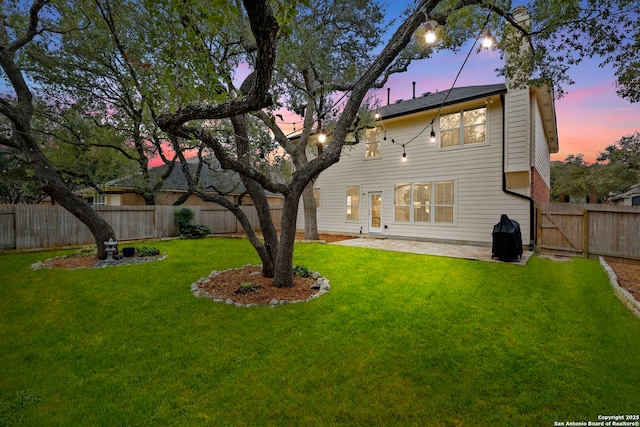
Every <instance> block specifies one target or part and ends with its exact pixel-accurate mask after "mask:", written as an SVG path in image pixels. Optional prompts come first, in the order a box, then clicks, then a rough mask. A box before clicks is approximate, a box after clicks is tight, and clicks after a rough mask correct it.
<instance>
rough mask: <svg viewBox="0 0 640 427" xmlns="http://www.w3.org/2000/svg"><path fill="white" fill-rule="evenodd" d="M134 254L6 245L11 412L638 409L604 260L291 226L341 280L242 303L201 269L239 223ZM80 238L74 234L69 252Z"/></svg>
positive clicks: (245, 419) (65, 420) (572, 416)
mask: <svg viewBox="0 0 640 427" xmlns="http://www.w3.org/2000/svg"><path fill="white" fill-rule="evenodd" d="M153 245H154V246H156V247H157V248H158V249H160V250H161V251H162V252H164V253H167V254H168V257H167V258H166V259H164V260H162V261H157V262H150V263H145V264H140V265H131V266H123V267H107V268H101V269H79V270H61V269H51V270H31V269H30V268H29V267H30V265H31V264H32V263H34V262H36V261H44V260H45V259H46V258H50V257H52V256H54V255H60V254H62V253H63V252H56V253H52V252H44V253H29V254H20V255H3V256H0V426H5V425H33V426H41V425H48V426H68V425H110V426H111V425H123V426H124V425H186V426H189V425H194V426H200V425H278V426H279V425H350V426H351V425H462V426H477V425H517V426H520V425H540V426H546V425H548V426H552V425H554V421H561V422H566V421H597V420H598V415H600V414H602V415H617V414H631V415H633V414H638V412H639V411H640V393H638V384H640V363H638V355H639V354H640V338H639V337H640V321H639V320H638V319H637V318H636V317H634V316H633V315H632V314H631V313H630V312H629V311H628V310H627V309H626V308H625V307H624V306H623V305H622V303H620V302H619V300H618V299H617V298H616V297H615V296H614V294H613V292H612V290H611V287H610V286H609V284H608V279H607V276H606V274H605V273H604V272H603V270H602V268H601V267H600V265H599V264H598V262H597V261H595V260H585V259H574V260H573V261H571V262H554V261H551V260H548V259H541V258H537V257H533V258H532V259H531V260H530V261H529V263H528V264H527V266H525V267H522V266H513V265H507V264H499V263H484V262H478V261H469V260H461V259H449V258H441V257H431V256H425V255H410V254H401V253H394V252H383V251H376V250H371V249H361V248H349V247H337V246H332V245H323V244H305V243H300V244H297V246H296V255H295V263H296V264H299V265H303V266H305V267H308V268H309V269H311V270H315V271H318V272H320V273H321V274H322V275H323V276H325V277H327V278H328V279H329V280H330V281H331V291H330V292H329V293H328V294H326V295H324V296H322V297H320V298H318V299H316V300H314V301H312V302H309V303H301V304H295V305H285V306H278V307H274V308H271V307H252V308H237V307H233V306H230V305H225V304H220V303H214V302H212V301H210V300H207V299H203V298H195V297H194V296H193V294H192V292H191V289H190V285H191V283H193V282H196V281H197V280H198V279H199V278H201V277H205V276H207V275H209V273H210V272H211V270H213V269H216V270H224V269H227V268H230V267H239V266H242V265H245V264H247V263H257V262H258V258H257V256H255V254H254V252H253V250H252V249H251V247H250V245H249V244H248V243H247V242H246V241H244V240H233V239H216V238H213V239H204V240H174V241H170V242H157V243H154V244H153ZM67 253H69V252H67Z"/></svg>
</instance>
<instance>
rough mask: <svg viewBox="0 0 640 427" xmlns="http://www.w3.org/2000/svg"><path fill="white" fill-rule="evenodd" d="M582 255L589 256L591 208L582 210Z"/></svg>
mask: <svg viewBox="0 0 640 427" xmlns="http://www.w3.org/2000/svg"><path fill="white" fill-rule="evenodd" d="M582 256H583V257H585V258H589V210H587V209H583V210H582Z"/></svg>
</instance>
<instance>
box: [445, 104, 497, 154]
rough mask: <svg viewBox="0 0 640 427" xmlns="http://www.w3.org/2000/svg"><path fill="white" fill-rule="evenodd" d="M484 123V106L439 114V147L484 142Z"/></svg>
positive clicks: (485, 121)
mask: <svg viewBox="0 0 640 427" xmlns="http://www.w3.org/2000/svg"><path fill="white" fill-rule="evenodd" d="M486 124H487V109H486V108H484V107H482V108H476V109H474V110H464V111H460V112H457V113H453V114H445V115H443V116H440V147H456V146H460V145H469V144H481V143H484V142H485V141H486V133H487V132H486Z"/></svg>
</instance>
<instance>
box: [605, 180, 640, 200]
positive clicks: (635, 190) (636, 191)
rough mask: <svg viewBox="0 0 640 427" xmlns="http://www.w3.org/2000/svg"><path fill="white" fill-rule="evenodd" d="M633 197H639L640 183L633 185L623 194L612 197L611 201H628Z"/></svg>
mask: <svg viewBox="0 0 640 427" xmlns="http://www.w3.org/2000/svg"><path fill="white" fill-rule="evenodd" d="M634 196H640V182H639V183H637V184H633V185H632V186H631V189H630V190H629V191H625V192H624V193H621V194H618V195H617V196H614V197H612V198H611V201H612V202H615V201H616V200H621V199H628V198H631V197H634Z"/></svg>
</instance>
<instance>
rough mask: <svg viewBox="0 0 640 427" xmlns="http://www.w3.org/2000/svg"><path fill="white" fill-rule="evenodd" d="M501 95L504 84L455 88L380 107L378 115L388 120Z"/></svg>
mask: <svg viewBox="0 0 640 427" xmlns="http://www.w3.org/2000/svg"><path fill="white" fill-rule="evenodd" d="M503 93H507V86H506V85H505V84H504V83H499V84H493V85H483V86H467V87H457V88H453V89H449V90H445V91H442V92H435V93H431V92H427V93H426V94H424V95H423V96H420V97H417V98H413V99H408V100H406V101H397V102H396V103H395V104H389V105H385V106H384V107H380V108H379V109H378V113H379V114H380V116H381V117H382V118H383V119H390V118H393V117H398V116H405V115H407V114H412V113H417V112H420V111H426V110H431V109H434V108H438V107H440V105H443V106H447V105H451V104H458V103H460V102H465V101H470V100H473V99H478V98H484V97H486V96H492V95H500V94H503ZM443 102H444V104H443Z"/></svg>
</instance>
